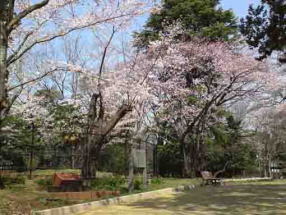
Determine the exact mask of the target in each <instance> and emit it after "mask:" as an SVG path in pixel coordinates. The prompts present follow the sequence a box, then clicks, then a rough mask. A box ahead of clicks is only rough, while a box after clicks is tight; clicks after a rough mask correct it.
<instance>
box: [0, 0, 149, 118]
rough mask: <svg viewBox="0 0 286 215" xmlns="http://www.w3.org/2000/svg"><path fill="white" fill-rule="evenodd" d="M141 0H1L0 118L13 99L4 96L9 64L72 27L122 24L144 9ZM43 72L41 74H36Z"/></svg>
mask: <svg viewBox="0 0 286 215" xmlns="http://www.w3.org/2000/svg"><path fill="white" fill-rule="evenodd" d="M145 3H146V1H140V0H138V1H137V0H121V1H114V0H104V1H92V0H88V1H81V0H63V1H59V0H42V1H32V2H31V1H29V0H24V1H22V0H21V1H20V0H4V1H1V3H0V119H1V120H2V119H3V118H4V116H5V115H7V114H8V112H9V109H10V106H11V105H10V104H11V102H13V99H9V96H8V94H9V90H11V87H9V78H10V76H11V73H13V70H12V65H13V64H14V63H16V62H17V61H19V60H20V59H22V57H23V56H25V55H27V54H28V53H29V51H30V50H31V49H33V48H36V46H38V45H40V44H43V43H46V42H49V41H52V40H54V39H56V38H59V37H62V36H65V35H67V34H69V33H71V32H73V31H76V30H81V29H86V28H88V27H91V26H96V25H99V24H102V23H112V24H113V25H120V26H121V27H122V26H126V25H127V24H128V23H129V21H130V20H131V19H132V18H133V17H135V16H138V15H139V14H142V12H144V11H145V9H146V4H145ZM48 74H49V73H48ZM43 76H45V74H43V75H41V76H40V77H43ZM38 78H39V77H37V78H36V79H38ZM29 83H30V82H29ZM12 89H14V87H12Z"/></svg>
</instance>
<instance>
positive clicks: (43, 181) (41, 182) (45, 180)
mask: <svg viewBox="0 0 286 215" xmlns="http://www.w3.org/2000/svg"><path fill="white" fill-rule="evenodd" d="M35 183H36V184H38V185H39V186H41V187H43V188H48V187H49V186H51V185H52V184H53V182H52V179H51V177H46V178H40V179H37V180H36V181H35Z"/></svg>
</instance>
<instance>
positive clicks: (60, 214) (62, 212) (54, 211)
mask: <svg viewBox="0 0 286 215" xmlns="http://www.w3.org/2000/svg"><path fill="white" fill-rule="evenodd" d="M195 187H197V186H196V185H193V184H191V185H185V186H178V187H175V188H165V189H161V190H155V191H149V192H144V193H137V194H131V195H126V196H121V197H114V198H109V199H103V200H98V201H93V202H87V203H82V204H76V205H71V206H64V207H59V208H51V209H47V210H42V211H33V212H32V215H72V214H76V213H80V212H84V211H87V210H90V209H92V208H93V207H96V206H107V205H115V204H120V203H128V202H134V201H137V200H140V199H144V198H152V197H156V196H157V195H160V194H166V193H177V192H183V191H188V190H191V189H194V188H195Z"/></svg>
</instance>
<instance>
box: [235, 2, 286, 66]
mask: <svg viewBox="0 0 286 215" xmlns="http://www.w3.org/2000/svg"><path fill="white" fill-rule="evenodd" d="M285 15H286V4H285V1H284V0H276V1H272V0H262V1H261V4H260V5H258V6H257V7H254V6H253V5H251V6H250V7H249V10H248V15H247V16H246V17H245V18H243V19H241V25H240V29H241V33H242V34H243V35H244V36H245V37H246V42H247V43H248V44H249V45H250V46H251V47H254V48H258V51H259V53H260V57H259V59H264V58H266V57H267V56H270V55H271V54H272V52H273V51H279V52H282V53H283V54H285V52H286V50H285V47H286V19H285ZM279 60H280V61H281V62H282V63H285V62H286V57H285V56H284V55H282V56H281V58H280V59H279Z"/></svg>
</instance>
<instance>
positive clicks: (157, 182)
mask: <svg viewBox="0 0 286 215" xmlns="http://www.w3.org/2000/svg"><path fill="white" fill-rule="evenodd" d="M163 183H164V181H163V179H162V178H159V177H156V178H152V179H151V184H163Z"/></svg>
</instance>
